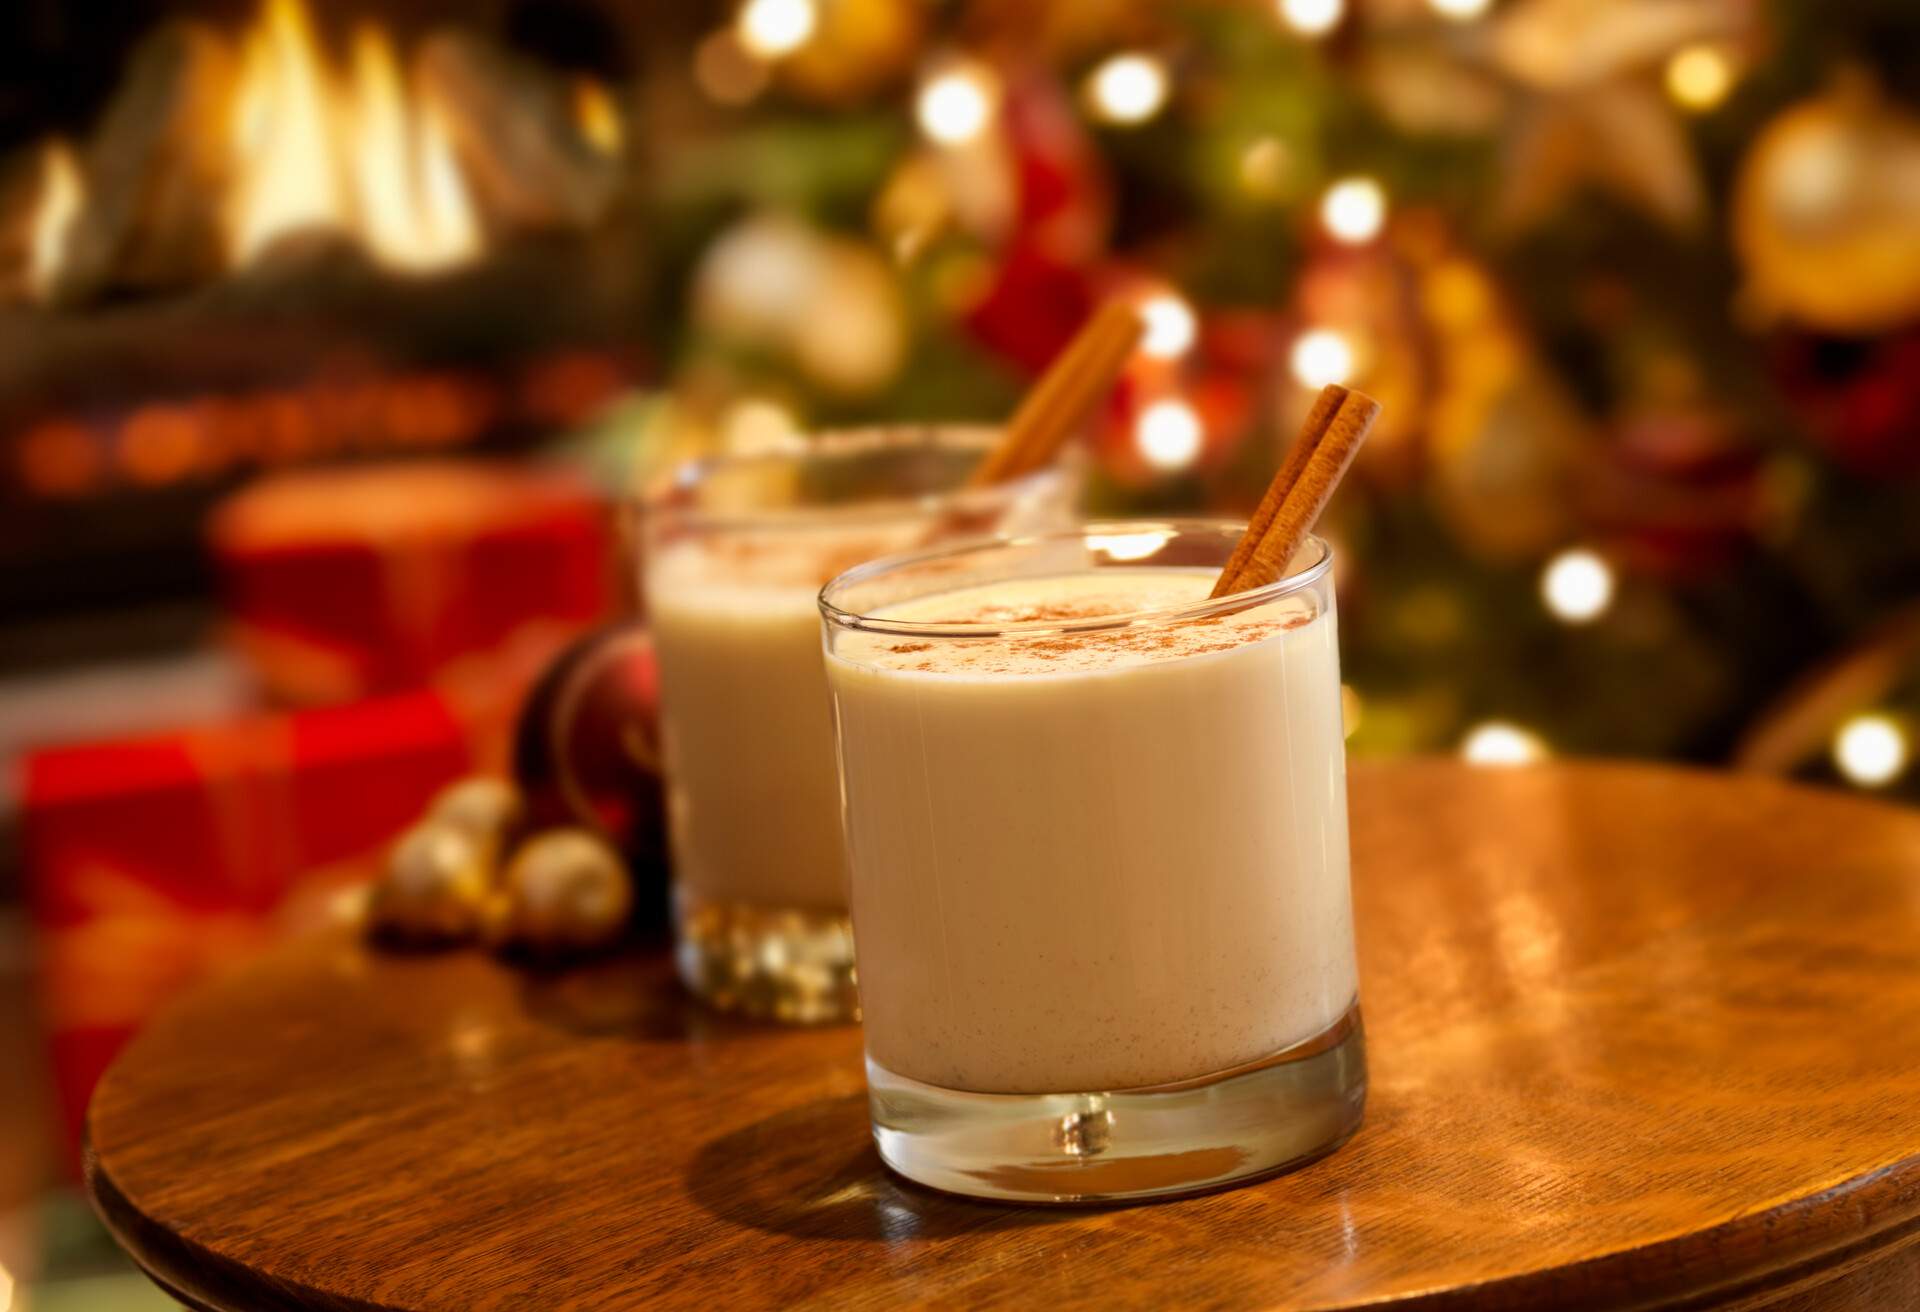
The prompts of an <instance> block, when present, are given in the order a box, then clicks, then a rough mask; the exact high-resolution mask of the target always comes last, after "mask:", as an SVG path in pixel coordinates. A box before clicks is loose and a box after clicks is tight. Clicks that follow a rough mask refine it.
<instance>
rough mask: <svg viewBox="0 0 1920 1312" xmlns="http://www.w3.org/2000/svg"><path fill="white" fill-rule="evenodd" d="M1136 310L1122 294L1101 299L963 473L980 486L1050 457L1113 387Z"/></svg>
mask: <svg viewBox="0 0 1920 1312" xmlns="http://www.w3.org/2000/svg"><path fill="white" fill-rule="evenodd" d="M1142 327H1143V325H1142V324H1141V321H1140V313H1139V311H1138V310H1136V309H1135V308H1134V307H1133V305H1132V304H1131V303H1129V302H1127V301H1125V300H1121V299H1117V298H1116V299H1114V300H1110V301H1108V302H1106V304H1104V305H1102V306H1101V307H1100V308H1099V309H1098V310H1096V311H1095V312H1094V313H1093V316H1092V317H1091V318H1089V319H1088V320H1087V322H1086V324H1085V326H1083V327H1082V328H1081V329H1080V331H1079V332H1078V333H1077V334H1075V336H1074V339H1073V340H1072V341H1071V342H1069V343H1068V344H1067V348H1066V349H1065V350H1064V351H1062V352H1061V353H1060V354H1059V355H1058V356H1057V357H1055V359H1054V362H1053V364H1052V365H1050V366H1049V367H1048V369H1047V372H1046V373H1045V374H1043V375H1042V376H1041V378H1040V381H1039V382H1038V383H1036V384H1034V387H1033V390H1032V391H1030V392H1028V393H1027V396H1026V399H1025V400H1024V401H1022V402H1021V403H1020V408H1019V409H1018V410H1016V411H1015V412H1014V415H1013V418H1012V419H1010V420H1008V421H1007V427H1006V429H1005V431H1004V432H1002V433H1001V435H1000V441H999V442H998V443H997V444H995V446H994V448H993V449H992V450H991V451H989V452H988V453H987V454H986V456H985V457H984V458H982V460H981V461H980V463H979V465H977V466H976V467H975V468H974V471H973V473H972V475H971V476H970V477H969V478H968V479H967V483H968V485H969V486H971V487H985V486H987V485H989V484H992V483H1003V482H1005V481H1007V480H1008V479H1012V478H1019V477H1020V476H1021V475H1023V474H1030V473H1032V472H1033V471H1034V470H1036V469H1041V468H1044V467H1045V466H1047V465H1049V464H1052V463H1053V458H1054V457H1055V456H1056V455H1058V454H1059V451H1060V448H1061V447H1062V446H1063V445H1064V444H1065V443H1066V440H1067V439H1068V438H1069V437H1071V436H1072V435H1073V432H1074V430H1075V429H1076V428H1078V427H1079V426H1080V425H1081V423H1083V422H1084V421H1085V420H1086V417H1087V415H1088V414H1090V413H1091V412H1092V410H1093V407H1094V406H1095V405H1097V404H1098V403H1099V401H1100V400H1101V398H1102V397H1104V396H1106V394H1107V392H1108V390H1109V389H1111V388H1112V387H1113V381H1114V379H1115V378H1117V377H1119V375H1120V367H1121V366H1122V365H1124V364H1125V363H1126V362H1127V357H1128V356H1130V355H1132V354H1133V348H1134V347H1135V346H1136V345H1138V344H1139V341H1140V333H1141V330H1142Z"/></svg>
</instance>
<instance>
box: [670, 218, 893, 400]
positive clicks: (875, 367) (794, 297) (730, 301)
mask: <svg viewBox="0 0 1920 1312" xmlns="http://www.w3.org/2000/svg"><path fill="white" fill-rule="evenodd" d="M692 317H693V321H694V323H695V324H696V325H697V326H698V327H699V328H700V329H701V331H703V332H707V333H712V334H713V335H714V336H716V337H719V338H722V339H725V340H727V341H729V342H731V343H733V344H735V345H740V346H749V347H759V348H764V349H769V350H772V351H776V352H779V353H781V354H782V355H784V356H786V357H787V358H788V359H791V360H792V361H793V362H794V363H796V364H797V365H799V367H800V368H801V369H802V370H803V371H804V372H805V373H806V374H807V375H808V377H809V378H810V379H812V381H814V382H815V383H817V384H819V385H820V386H821V387H823V388H826V389H827V390H829V391H833V392H836V393H839V394H841V395H845V396H855V395H865V394H868V393H871V392H873V391H876V390H877V389H879V388H881V387H883V386H885V385H886V384H887V383H888V382H890V381H891V380H892V379H893V377H894V375H895V374H896V373H898V372H899V369H900V365H901V363H902V362H903V361H904V359H905V358H906V352H907V323H906V305H905V301H904V298H903V293H902V291H901V288H900V281H899V278H898V276H897V275H896V274H895V272H894V270H893V267H892V266H891V265H890V264H888V262H887V261H886V260H885V259H884V258H883V257H882V256H881V255H880V254H879V252H878V251H876V250H875V249H874V248H873V247H872V246H870V245H868V244H866V243H864V242H859V241H853V240H850V239H848V238H845V237H838V236H833V235H830V234H828V233H826V232H823V231H821V230H819V229H817V228H814V227H812V226H810V225H808V224H806V223H803V222H801V221H800V220H798V219H795V218H793V217H791V216H787V215H779V214H762V215H757V216H755V217H752V218H748V219H744V220H742V221H741V222H740V223H737V224H735V225H734V226H733V227H731V228H729V229H728V230H727V231H726V232H724V233H722V234H721V235H720V236H719V237H718V238H716V239H715V240H714V242H713V243H712V244H711V245H710V246H708V247H707V250H706V252H705V253H704V254H703V255H702V256H701V257H700V263H699V266H698V268H696V269H695V271H694V277H693V291H692Z"/></svg>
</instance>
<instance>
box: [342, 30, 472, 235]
mask: <svg viewBox="0 0 1920 1312" xmlns="http://www.w3.org/2000/svg"><path fill="white" fill-rule="evenodd" d="M349 110H350V112H349V113H348V115H347V118H346V121H347V123H348V131H349V134H350V144H349V150H350V158H351V159H352V160H353V162H354V166H355V170H356V172H355V181H356V184H357V191H358V195H359V197H360V203H361V219H362V225H363V228H364V234H365V236H366V239H367V242H368V244H369V245H370V246H371V247H372V248H373V250H374V253H375V254H376V255H378V256H379V257H380V258H382V259H383V260H385V261H386V262H387V263H389V264H392V265H394V266H395V267H398V268H403V269H433V268H439V267H444V266H446V265H451V264H458V263H459V262H461V261H462V260H465V259H468V258H470V257H471V256H472V255H474V254H475V253H476V252H477V251H478V250H479V249H480V229H479V225H478V223H477V222H476V221H475V219H474V213H473V205H472V202H471V200H470V198H469V197H468V195H467V188H466V183H465V182H464V181H463V180H462V179H461V176H460V166H459V163H458V161H457V160H456V159H455V158H454V154H453V143H452V141H451V140H450V138H449V137H448V134H447V130H446V125H445V124H444V123H443V122H442V120H441V118H440V115H439V113H438V112H437V111H436V110H435V109H434V108H433V106H431V105H422V106H419V107H417V108H416V107H414V106H412V105H410V104H409V102H408V100H407V96H406V91H405V88H404V85H403V83H402V81H401V77H400V62H399V60H398V59H397V58H396V57H395V55H394V51H393V43H392V42H391V41H389V40H388V39H387V36H386V33H384V32H382V31H380V30H379V29H378V28H375V27H362V28H361V29H360V30H359V31H358V32H356V33H355V34H354V42H353V99H352V102H351V105H350V106H349Z"/></svg>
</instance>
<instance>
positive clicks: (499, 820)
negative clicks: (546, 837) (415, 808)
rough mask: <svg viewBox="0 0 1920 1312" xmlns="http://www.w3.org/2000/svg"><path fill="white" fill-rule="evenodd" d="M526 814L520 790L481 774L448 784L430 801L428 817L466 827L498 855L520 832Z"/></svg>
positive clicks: (501, 780) (465, 828) (500, 780)
mask: <svg viewBox="0 0 1920 1312" xmlns="http://www.w3.org/2000/svg"><path fill="white" fill-rule="evenodd" d="M526 816H527V807H526V803H525V802H524V801H522V800H521V797H520V790H519V789H517V788H515V787H514V786H513V785H512V784H510V783H508V782H507V781H506V780H504V779H494V778H489V777H487V776H484V775H480V776H475V777H474V778H471V779H462V780H460V781H459V782H458V783H454V784H449V785H447V787H446V788H444V789H442V790H441V791H440V793H439V794H438V795H437V796H435V798H434V799H433V801H432V802H430V803H428V805H427V816H426V818H427V819H429V820H434V821H438V822H441V823H444V824H449V825H453V826H454V827H456V828H459V829H464V830H466V831H467V832H468V833H470V834H472V835H474V837H476V838H478V839H481V840H482V841H483V842H485V843H486V844H488V845H489V846H490V848H491V850H492V851H493V852H494V853H496V854H497V853H499V852H501V851H503V850H504V849H505V847H506V845H507V843H508V842H510V841H511V840H512V838H513V836H514V835H515V834H516V833H518V831H519V829H520V827H521V825H522V824H523V823H525V821H526Z"/></svg>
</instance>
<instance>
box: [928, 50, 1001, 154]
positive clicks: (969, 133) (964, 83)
mask: <svg viewBox="0 0 1920 1312" xmlns="http://www.w3.org/2000/svg"><path fill="white" fill-rule="evenodd" d="M993 101H994V87H993V83H992V82H991V81H990V80H989V76H988V74H987V72H986V70H984V69H981V68H977V67H973V66H968V67H963V68H950V69H948V70H946V71H945V72H942V73H938V74H935V75H934V76H933V77H930V78H928V79H927V81H926V83H925V84H924V85H923V86H922V87H921V88H920V95H919V97H918V98H917V99H916V100H915V101H914V118H915V119H916V120H917V121H918V122H919V124H920V130H921V131H922V132H925V133H926V134H927V135H928V136H929V137H932V138H933V139H934V140H935V141H937V142H939V143H940V144H942V145H944V146H959V145H964V144H966V143H967V142H969V141H972V140H973V139H974V138H976V137H978V136H979V135H980V134H981V133H982V132H984V131H985V130H986V127H987V122H988V120H989V119H991V118H992V117H993Z"/></svg>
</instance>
